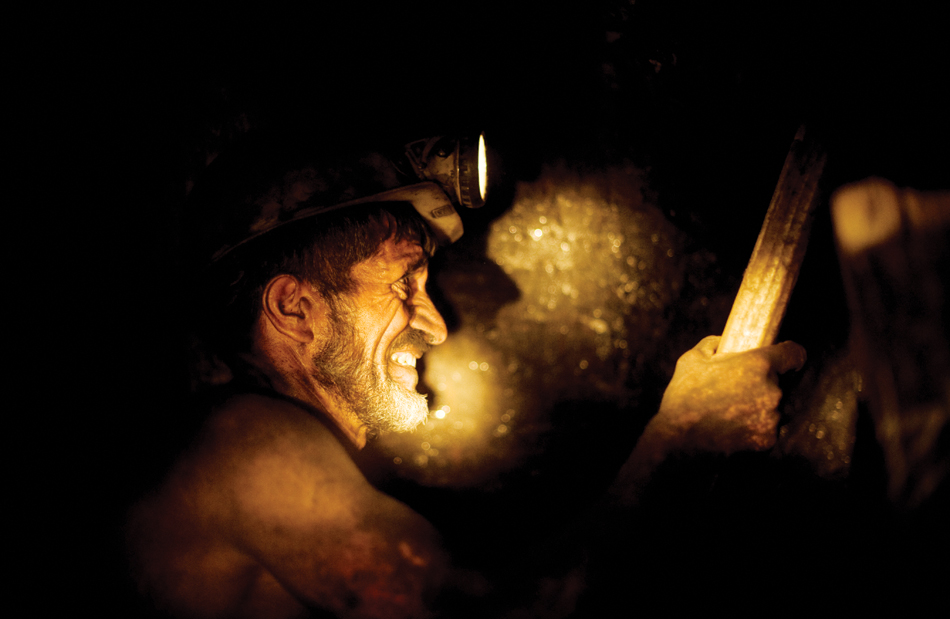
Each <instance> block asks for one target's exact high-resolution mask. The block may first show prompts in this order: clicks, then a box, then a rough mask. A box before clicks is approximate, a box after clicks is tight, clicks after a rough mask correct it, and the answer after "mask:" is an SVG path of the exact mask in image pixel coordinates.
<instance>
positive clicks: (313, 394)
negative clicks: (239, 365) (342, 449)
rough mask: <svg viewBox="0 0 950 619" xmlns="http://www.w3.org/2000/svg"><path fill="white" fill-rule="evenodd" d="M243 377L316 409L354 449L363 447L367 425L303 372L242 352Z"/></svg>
mask: <svg viewBox="0 0 950 619" xmlns="http://www.w3.org/2000/svg"><path fill="white" fill-rule="evenodd" d="M241 358H242V360H243V361H244V364H245V368H244V370H245V371H246V376H247V377H248V378H250V379H251V380H253V381H254V382H255V384H258V385H260V386H261V387H264V388H267V389H271V390H273V391H275V392H277V393H278V394H280V395H282V396H285V397H287V398H290V399H292V400H295V401H298V402H300V403H302V404H304V405H305V408H308V409H311V408H312V409H316V410H318V411H320V412H321V413H323V415H324V416H326V417H327V418H329V419H330V420H331V421H332V422H333V423H334V424H335V425H336V426H337V428H338V429H339V430H340V432H341V433H342V434H343V435H344V436H345V437H346V438H347V439H348V440H349V441H350V442H351V443H353V445H354V446H355V447H356V448H357V449H362V448H363V447H365V446H366V438H367V431H368V428H367V426H366V425H365V424H364V423H363V422H362V421H360V419H359V417H357V415H356V414H355V413H354V412H352V411H351V410H350V407H349V406H347V405H346V404H345V402H343V401H342V400H341V398H339V397H338V396H336V395H335V394H333V393H332V392H330V391H329V390H327V389H325V388H324V387H323V386H322V385H320V384H318V383H317V382H316V381H315V380H314V379H313V378H312V377H311V376H309V375H306V373H303V372H299V371H296V372H295V371H293V370H292V369H291V368H286V369H285V370H284V371H282V369H281V368H279V367H277V366H276V364H274V363H269V362H268V361H269V360H267V359H261V358H260V356H257V355H242V357H241Z"/></svg>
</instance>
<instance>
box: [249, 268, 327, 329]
mask: <svg viewBox="0 0 950 619" xmlns="http://www.w3.org/2000/svg"><path fill="white" fill-rule="evenodd" d="M262 303H263V308H262V313H263V315H264V318H265V319H266V320H267V321H268V322H270V324H271V325H272V326H273V327H274V329H276V330H277V331H278V332H279V333H281V334H283V335H285V336H287V337H289V338H290V339H292V340H294V341H295V342H299V343H301V344H307V343H309V342H311V341H312V340H313V338H314V325H315V322H316V321H320V320H321V319H322V318H323V314H324V311H325V307H324V303H323V299H322V298H321V297H320V295H319V293H317V292H316V291H315V290H314V289H313V288H312V287H311V286H310V285H309V284H307V283H306V282H303V281H301V280H300V279H298V278H296V277H294V276H293V275H286V274H283V275H278V276H277V277H275V278H274V279H272V280H270V282H268V283H267V286H265V287H264V294H263V298H262Z"/></svg>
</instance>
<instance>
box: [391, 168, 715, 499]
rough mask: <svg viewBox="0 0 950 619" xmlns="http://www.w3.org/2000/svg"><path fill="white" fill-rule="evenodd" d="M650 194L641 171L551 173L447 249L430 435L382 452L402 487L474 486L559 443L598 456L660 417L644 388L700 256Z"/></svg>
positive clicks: (429, 364)
mask: <svg viewBox="0 0 950 619" xmlns="http://www.w3.org/2000/svg"><path fill="white" fill-rule="evenodd" d="M644 189H645V185H644V180H643V175H642V172H641V171H639V170H637V169H635V168H633V167H627V168H614V169H610V170H608V171H599V172H595V173H587V174H582V173H578V172H576V171H571V170H568V169H566V168H564V167H557V168H550V169H547V170H546V171H545V172H543V173H542V174H541V176H540V177H539V178H538V179H537V180H536V181H534V182H531V183H521V184H519V186H518V187H517V191H516V195H515V198H514V200H513V203H512V206H511V207H510V208H509V209H508V210H507V211H506V212H505V213H504V214H503V215H501V216H500V217H499V218H498V219H497V220H495V221H494V222H493V224H492V225H491V227H490V229H489V230H488V231H487V234H486V235H485V236H484V237H479V236H478V235H470V236H468V237H463V240H462V241H460V242H459V243H458V244H457V245H456V246H453V247H451V248H450V249H449V250H448V252H449V253H448V255H447V256H446V261H445V264H444V265H443V267H442V269H441V272H440V274H439V275H438V279H437V282H438V286H439V288H440V289H441V291H442V293H443V294H444V295H445V296H446V298H447V302H448V304H449V305H450V308H451V309H450V311H448V312H447V314H449V315H447V317H446V318H447V322H448V323H449V324H450V335H449V338H448V341H447V342H446V343H445V344H443V345H441V346H439V347H437V348H436V349H434V350H432V351H431V352H429V353H428V354H427V355H426V357H425V359H424V362H425V373H424V375H423V383H424V385H425V386H427V387H428V389H429V391H430V395H429V398H430V408H431V411H432V412H431V413H430V420H429V423H428V424H427V425H426V427H425V428H423V429H420V430H419V431H417V432H415V433H414V434H409V435H401V436H399V435H389V436H384V437H382V438H381V439H380V441H379V442H378V443H377V445H376V448H377V449H379V450H381V451H382V452H383V453H385V454H386V456H387V457H388V458H389V460H390V461H392V462H394V463H395V464H396V465H397V470H398V474H399V475H403V476H406V477H409V478H412V479H415V480H417V481H419V482H421V483H424V484H426V485H438V486H452V487H464V486H469V485H477V484H481V483H484V482H485V481H486V480H490V479H491V478H492V477H494V476H496V475H497V474H498V473H500V472H504V471H511V470H514V469H515V468H516V467H519V466H521V465H523V464H524V462H525V459H528V458H531V457H532V456H534V455H538V454H540V453H541V452H542V451H543V450H550V449H551V447H552V445H551V440H549V439H550V438H551V437H552V436H554V437H555V439H554V440H555V442H557V435H559V434H560V435H564V438H565V439H566V442H575V443H576V444H579V445H580V444H587V445H588V447H589V449H588V451H591V450H592V451H595V452H596V451H598V447H597V444H598V441H600V440H601V438H603V435H604V434H609V433H611V432H612V431H614V428H616V426H617V424H620V425H621V426H623V425H624V424H627V425H630V424H632V423H635V422H636V421H637V420H639V419H643V418H644V417H645V416H649V415H650V414H652V412H653V411H652V410H650V411H646V410H638V409H637V408H636V407H637V404H638V403H639V401H640V397H641V392H642V389H641V387H642V385H641V384H640V383H641V378H642V376H643V372H644V370H645V369H647V368H648V366H655V365H656V363H657V357H658V356H662V355H665V354H666V352H667V351H666V350H665V346H664V350H661V349H660V348H659V345H660V343H661V341H663V340H664V338H665V337H666V336H667V331H668V327H669V324H670V320H671V314H672V306H673V304H674V303H676V302H678V301H680V299H679V296H680V291H681V288H682V287H683V285H684V281H685V278H686V275H687V271H688V269H689V268H690V265H691V264H693V262H691V261H693V260H694V259H695V257H694V256H687V255H684V254H683V249H682V248H683V245H684V239H683V235H682V234H681V233H680V232H679V231H678V230H677V228H676V227H675V226H673V225H672V224H671V223H670V222H669V221H668V220H667V219H666V218H665V217H664V216H663V215H662V213H661V212H660V211H659V210H658V209H657V208H656V207H655V206H653V205H652V204H650V203H649V202H647V201H646V200H645V199H644ZM693 266H695V265H694V264H693ZM704 305H705V304H704ZM452 314H454V315H452ZM453 325H454V328H453ZM650 387H651V388H652V387H654V386H653V385H650ZM565 433H566V434H565ZM571 434H573V435H572V436H569V437H568V436H567V435H571ZM634 439H635V434H632V433H631V435H630V436H629V440H630V441H631V442H632V441H633V440H634ZM585 442H586V443H585ZM606 442H607V443H609V442H610V441H609V440H607V441H606ZM628 448H629V446H628ZM546 455H550V454H546ZM574 455H575V456H577V457H580V458H584V457H590V456H592V455H594V454H591V453H586V454H585V453H583V450H581V451H579V452H575V453H574Z"/></svg>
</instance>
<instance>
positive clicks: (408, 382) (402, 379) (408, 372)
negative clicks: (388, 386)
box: [389, 352, 419, 391]
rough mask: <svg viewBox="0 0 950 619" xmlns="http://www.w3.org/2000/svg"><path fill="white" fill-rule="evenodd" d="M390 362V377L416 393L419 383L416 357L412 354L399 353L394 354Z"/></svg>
mask: <svg viewBox="0 0 950 619" xmlns="http://www.w3.org/2000/svg"><path fill="white" fill-rule="evenodd" d="M389 360H390V363H389V376H390V377H391V378H392V379H393V380H394V381H396V382H397V383H398V384H399V385H401V386H402V387H404V388H406V389H408V390H410V391H415V389H416V385H417V384H418V383H419V373H418V372H417V371H416V356H415V355H413V354H412V353H410V352H397V353H393V355H392V356H391V357H390V358H389Z"/></svg>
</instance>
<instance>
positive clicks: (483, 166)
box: [478, 133, 488, 201]
mask: <svg viewBox="0 0 950 619" xmlns="http://www.w3.org/2000/svg"><path fill="white" fill-rule="evenodd" d="M478 192H479V194H480V195H481V196H482V200H483V201H484V200H485V196H486V195H488V156H487V155H486V154H485V134H484V133H482V134H480V135H479V136H478Z"/></svg>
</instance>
